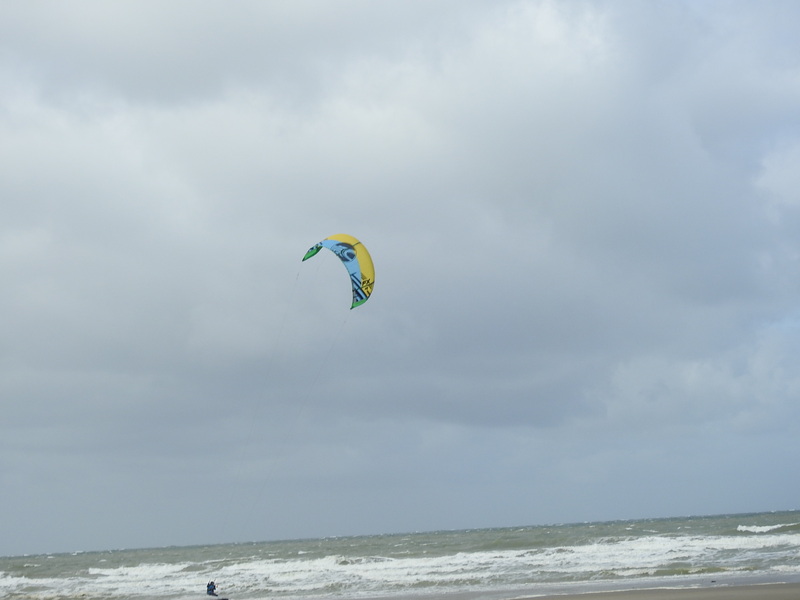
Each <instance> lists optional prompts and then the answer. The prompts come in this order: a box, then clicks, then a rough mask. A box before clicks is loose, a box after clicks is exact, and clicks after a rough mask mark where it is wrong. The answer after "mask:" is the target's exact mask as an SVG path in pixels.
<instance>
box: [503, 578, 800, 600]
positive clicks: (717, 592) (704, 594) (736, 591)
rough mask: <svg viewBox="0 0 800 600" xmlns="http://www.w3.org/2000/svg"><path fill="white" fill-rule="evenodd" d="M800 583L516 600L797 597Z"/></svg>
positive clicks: (779, 599)
mask: <svg viewBox="0 0 800 600" xmlns="http://www.w3.org/2000/svg"><path fill="white" fill-rule="evenodd" d="M798 598H800V583H774V582H770V583H749V584H734V585H726V584H719V585H715V586H703V587H659V588H646V589H629V590H620V591H590V590H587V591H584V592H578V593H573V592H569V593H566V594H549V593H548V594H544V595H541V596H540V595H536V596H526V597H519V598H516V599H515V600H579V599H582V600H797V599H798Z"/></svg>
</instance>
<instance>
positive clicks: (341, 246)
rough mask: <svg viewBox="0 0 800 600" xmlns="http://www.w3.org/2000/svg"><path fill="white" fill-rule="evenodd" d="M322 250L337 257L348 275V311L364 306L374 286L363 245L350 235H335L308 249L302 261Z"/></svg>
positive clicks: (368, 260)
mask: <svg viewBox="0 0 800 600" xmlns="http://www.w3.org/2000/svg"><path fill="white" fill-rule="evenodd" d="M323 248H327V249H328V250H330V251H331V252H333V253H334V254H335V255H336V256H338V257H339V259H340V260H341V261H342V264H343V265H344V266H345V268H346V269H347V272H348V273H350V283H351V284H352V286H353V305H352V306H351V307H350V309H351V310H352V309H354V308H355V307H356V306H361V305H362V304H364V302H366V301H367V300H368V299H369V297H370V295H372V286H373V285H375V267H374V266H373V265H372V257H371V256H370V255H369V252H367V249H366V247H365V246H364V244H362V243H361V242H359V241H358V240H357V239H356V238H354V237H353V236H351V235H347V234H346V233H337V234H336V235H332V236H330V237H326V238H325V239H324V240H322V241H321V242H320V243H319V244H317V245H315V246H312V247H311V248H309V249H308V252H306V255H305V256H304V257H303V260H304V261H306V260H308V259H309V258H311V257H312V256H316V254H317V253H318V252H319V251H320V250H322V249H323Z"/></svg>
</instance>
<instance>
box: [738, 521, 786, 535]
mask: <svg viewBox="0 0 800 600" xmlns="http://www.w3.org/2000/svg"><path fill="white" fill-rule="evenodd" d="M798 525H800V523H784V524H781V525H739V526H738V527H737V528H736V531H743V532H747V533H769V532H770V531H775V530H776V529H784V528H787V527H797V526H798Z"/></svg>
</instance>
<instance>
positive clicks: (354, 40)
mask: <svg viewBox="0 0 800 600" xmlns="http://www.w3.org/2000/svg"><path fill="white" fill-rule="evenodd" d="M798 22H800V4H798V3H796V2H793V1H791V0H787V1H785V2H780V1H761V2H745V1H742V2H737V1H735V0H734V1H725V2H714V1H702V2H699V1H698V2H690V1H677V0H664V1H639V2H637V1H634V0H630V1H624V0H620V1H611V0H609V1H602V0H599V1H591V0H587V1H569V2H566V1H564V2H548V1H542V2H539V1H533V0H531V1H526V0H522V1H510V0H509V1H506V0H450V1H448V0H433V1H422V0H419V1H417V0H385V1H383V0H382V1H367V0H340V1H336V2H330V1H323V0H292V1H291V2H290V1H285V2H277V1H276V2H262V1H251V2H248V1H237V2H211V1H205V0H201V1H196V0H191V1H189V0H185V1H171V2H161V1H144V2H142V1H136V2H134V1H125V0H123V1H117V2H106V1H101V0H94V1H92V0H86V1H76V2H55V1H54V2H39V1H30V2H29V1H22V0H20V1H11V2H3V3H2V5H0V202H1V203H2V204H0V206H1V207H2V213H1V214H0V217H1V218H0V278H2V286H1V288H0V289H1V290H2V291H1V292H0V405H1V407H2V412H1V414H0V516H2V519H0V554H3V555H16V554H22V553H34V552H56V551H73V550H92V549H112V548H131V547H150V546H163V545H187V544H205V543H217V542H234V541H251V540H270V539H284V538H297V537H320V536H331V535H357V534H370V533H390V532H408V531H424V530H436V529H460V528H479V527H492V526H515V525H532V524H545V523H554V522H573V521H585V520H605V519H621V518H639V517H666V516H680V515H688V514H716V513H728V512H748V511H767V510H780V509H796V508H800V501H799V500H798V499H800V480H798V478H797V465H798V463H800V442H798V439H800V437H798V436H799V435H800V368H798V364H800V272H799V271H800V168H798V164H800V38H798V36H797V23H798ZM334 233H349V234H351V235H354V236H356V237H358V238H360V239H361V240H362V242H363V243H364V244H365V245H366V247H367V248H368V249H369V250H370V251H371V253H372V257H373V259H374V262H375V269H376V284H375V291H374V293H373V296H372V298H371V299H370V300H369V302H367V303H366V304H365V305H363V306H361V307H359V308H356V309H355V310H352V311H351V310H349V307H350V287H349V281H348V278H347V272H346V271H345V270H344V269H343V268H342V266H341V264H339V261H338V259H336V257H335V256H334V255H333V254H332V253H329V252H328V251H324V252H323V253H321V254H319V255H317V257H315V258H314V259H313V260H311V261H308V262H304V263H301V258H302V257H303V255H304V254H305V252H306V250H307V249H308V248H309V247H310V246H312V245H314V244H315V243H317V242H318V241H320V240H321V239H323V238H324V237H326V236H328V235H331V234H334Z"/></svg>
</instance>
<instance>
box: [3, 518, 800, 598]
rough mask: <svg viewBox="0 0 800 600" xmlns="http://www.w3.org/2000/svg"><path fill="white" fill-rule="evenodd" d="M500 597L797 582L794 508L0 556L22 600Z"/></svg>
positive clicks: (799, 531)
mask: <svg viewBox="0 0 800 600" xmlns="http://www.w3.org/2000/svg"><path fill="white" fill-rule="evenodd" d="M209 580H213V581H215V582H216V584H217V591H218V592H219V595H220V597H221V598H222V597H225V598H230V599H231V600H246V599H254V600H255V599H268V598H269V599H282V600H333V599H340V598H341V599H353V600H360V599H393V600H425V599H426V598H437V599H440V600H441V599H448V598H450V599H453V600H508V599H513V598H530V597H535V596H542V595H557V594H566V593H583V592H591V591H610V590H625V589H635V588H676V587H709V586H727V585H740V584H741V585H744V584H757V583H770V582H792V583H797V582H800V511H789V512H768V513H757V514H736V515H718V516H698V517H681V518H669V519H640V520H630V521H609V522H597V523H570V524H556V525H537V526H526V527H504V528H497V529H467V530H461V531H434V532H421V533H405V534H388V535H369V536H356V537H331V538H321V539H301V540H283V541H266V542H252V543H238V544H218V545H209V546H191V547H167V548H148V549H133V550H131V549H127V550H107V551H100V552H74V553H66V554H42V555H30V556H17V557H4V558H0V597H2V598H6V599H9V600H11V599H15V600H16V599H23V598H24V599H36V600H51V599H53V600H56V599H57V600H69V599H76V600H77V599H81V600H93V599H98V600H99V599H103V600H138V599H142V598H152V599H159V598H163V599H176V600H183V599H187V600H188V599H195V600H201V599H202V598H207V597H208V596H206V594H205V590H206V583H207V582H208V581H209Z"/></svg>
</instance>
